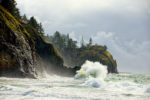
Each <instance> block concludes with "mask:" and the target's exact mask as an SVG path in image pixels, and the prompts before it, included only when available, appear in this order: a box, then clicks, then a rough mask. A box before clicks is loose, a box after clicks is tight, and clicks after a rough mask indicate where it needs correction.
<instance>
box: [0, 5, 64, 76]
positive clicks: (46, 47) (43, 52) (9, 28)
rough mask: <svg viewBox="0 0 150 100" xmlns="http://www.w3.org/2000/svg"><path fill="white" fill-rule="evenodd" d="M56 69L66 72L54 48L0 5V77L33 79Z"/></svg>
mask: <svg viewBox="0 0 150 100" xmlns="http://www.w3.org/2000/svg"><path fill="white" fill-rule="evenodd" d="M45 66H46V67H45ZM52 66H55V68H53V67H52ZM56 66H57V67H60V69H61V68H62V69H65V68H64V66H63V59H62V58H61V56H60V55H59V53H58V52H57V50H56V49H55V47H54V46H53V45H52V44H50V43H48V42H47V41H46V40H44V38H43V37H42V36H41V34H40V33H38V32H37V31H36V30H35V29H34V28H33V27H32V26H30V25H28V24H25V23H23V22H21V21H18V20H16V19H15V18H14V17H13V16H12V15H11V14H10V13H9V12H8V11H7V10H6V9H4V8H3V7H2V6H0V76H8V77H31V78H36V77H37V76H38V75H39V74H40V73H42V72H43V70H44V69H45V68H46V69H48V70H52V68H53V70H54V69H56V70H58V69H57V68H56Z"/></svg>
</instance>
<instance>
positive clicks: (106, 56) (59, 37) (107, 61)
mask: <svg viewBox="0 0 150 100" xmlns="http://www.w3.org/2000/svg"><path fill="white" fill-rule="evenodd" d="M46 38H47V40H49V41H50V42H51V43H53V44H54V45H55V47H56V48H57V50H58V51H59V52H60V53H61V55H62V57H63V58H64V62H65V64H66V65H67V66H68V67H75V66H81V65H82V64H83V63H84V62H85V61H86V60H90V61H98V62H100V63H102V64H104V65H107V66H108V71H109V72H111V73H117V63H116V61H115V60H114V59H113V57H112V55H111V54H110V53H109V51H107V47H106V46H105V45H104V46H101V45H93V44H92V41H93V40H92V38H90V39H89V43H88V44H85V42H84V39H83V37H82V40H81V44H80V45H81V46H80V47H79V46H78V45H77V41H74V40H73V39H71V38H70V37H69V35H68V34H67V35H64V34H61V33H60V32H58V31H56V32H55V33H54V35H53V36H46Z"/></svg>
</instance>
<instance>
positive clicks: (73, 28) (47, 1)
mask: <svg viewBox="0 0 150 100" xmlns="http://www.w3.org/2000/svg"><path fill="white" fill-rule="evenodd" d="M17 3H18V7H19V8H20V11H21V14H24V13H25V14H26V15H27V16H28V18H29V17H31V16H35V17H36V18H37V20H38V21H40V22H42V24H43V26H44V29H45V32H46V34H50V35H51V34H53V33H54V32H55V31H60V32H61V33H64V34H67V33H69V34H70V36H71V37H72V38H73V39H74V40H78V41H80V40H81V37H82V36H83V37H84V39H85V40H86V41H88V39H89V38H90V37H92V38H93V42H94V43H97V44H101V45H107V47H108V50H109V51H110V52H111V53H112V55H113V57H114V59H116V60H117V63H118V69H119V71H121V72H134V73H149V74H150V0H17Z"/></svg>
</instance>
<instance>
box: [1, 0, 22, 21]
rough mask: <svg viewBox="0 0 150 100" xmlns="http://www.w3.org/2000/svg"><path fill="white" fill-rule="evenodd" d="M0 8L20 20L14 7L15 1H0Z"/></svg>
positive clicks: (18, 13) (17, 10)
mask: <svg viewBox="0 0 150 100" xmlns="http://www.w3.org/2000/svg"><path fill="white" fill-rule="evenodd" d="M0 4H1V6H3V7H4V8H6V9H7V10H8V11H9V12H10V13H11V14H12V15H13V16H15V17H16V18H18V19H20V18H21V16H20V12H19V9H18V8H17V7H16V5H17V3H16V1H15V0H1V3H0Z"/></svg>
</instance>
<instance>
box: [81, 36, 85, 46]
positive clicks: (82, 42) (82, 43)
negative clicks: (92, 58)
mask: <svg viewBox="0 0 150 100" xmlns="http://www.w3.org/2000/svg"><path fill="white" fill-rule="evenodd" d="M84 47H85V43H84V39H83V36H82V40H81V48H84Z"/></svg>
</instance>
